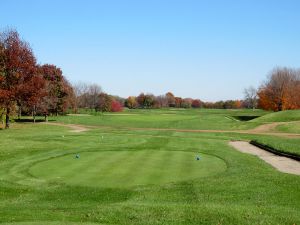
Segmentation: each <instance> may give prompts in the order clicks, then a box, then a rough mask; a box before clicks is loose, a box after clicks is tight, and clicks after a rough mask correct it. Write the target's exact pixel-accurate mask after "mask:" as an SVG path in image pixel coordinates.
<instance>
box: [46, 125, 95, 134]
mask: <svg viewBox="0 0 300 225" xmlns="http://www.w3.org/2000/svg"><path fill="white" fill-rule="evenodd" d="M44 124H47V125H54V126H61V127H68V128H70V129H71V130H70V132H74V133H80V132H84V131H88V130H90V128H88V127H86V126H81V125H77V124H63V123H52V122H51V123H44Z"/></svg>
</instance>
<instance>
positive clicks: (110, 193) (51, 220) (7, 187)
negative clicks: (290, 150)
mask: <svg viewBox="0 0 300 225" xmlns="http://www.w3.org/2000/svg"><path fill="white" fill-rule="evenodd" d="M170 111H171V110H170ZM155 113H156V112H154V113H153V114H155ZM194 113H197V112H191V114H194ZM206 113H207V112H206ZM230 113H231V112H230ZM150 114H151V113H150ZM158 114H159V113H158ZM203 114H204V115H203V117H205V113H203ZM219 114H223V115H225V114H226V113H225V111H222V112H221V113H219ZM149 116H150V117H152V118H155V116H151V115H149ZM156 116H157V117H158V118H159V115H157V114H156ZM207 116H208V115H207ZM123 117H125V116H123ZM161 117H163V115H161ZM66 118H67V117H63V118H57V119H59V120H61V121H65V120H66ZM87 118H89V117H85V118H81V120H80V123H81V124H84V123H87V124H89V123H91V121H87V122H86V119H87ZM97 118H98V117H93V120H94V121H97ZM126 118H128V117H126ZM218 118H220V117H216V118H215V123H216V124H218V123H219V121H218ZM161 120H165V119H161ZM161 120H159V121H161ZM203 121H204V120H203ZM229 121H231V120H229ZM113 122H116V123H117V122H118V120H117V121H114V120H111V123H112V124H111V125H112V128H97V129H93V130H90V131H88V132H84V133H70V132H69V131H68V129H67V128H64V127H56V126H49V125H48V126H47V125H41V124H36V125H32V124H14V125H13V128H12V129H10V130H2V131H1V146H0V222H2V223H4V224H10V225H20V224H25V225H31V224H32V225H35V224H46V225H48V224H49V225H56V224H70V225H73V224H93V223H97V224H149V225H150V224H151V225H152V224H249V225H250V224H251V225H252V224H272V225H273V224H300V204H299V202H300V192H299V186H300V177H299V176H295V175H289V174H284V173H280V172H278V171H277V170H275V169H274V168H272V167H271V166H270V165H269V164H266V163H265V162H264V161H262V160H260V159H259V158H257V157H255V156H252V155H248V154H243V153H240V152H238V151H236V150H234V149H233V148H231V147H230V146H229V145H228V144H227V143H228V141H229V140H230V139H238V140H244V139H253V138H257V137H258V136H256V135H240V134H230V133H182V132H173V131H149V130H148V131H147V130H146V131H144V130H139V131H134V130H126V129H122V130H120V129H118V128H117V126H118V124H113ZM169 122H170V121H169ZM99 123H102V122H99ZM124 123H125V120H124ZM136 123H137V124H135V122H134V121H130V122H127V123H126V125H130V126H132V127H135V126H138V124H139V123H142V122H136ZM149 123H150V122H149ZM153 123H154V122H153ZM203 123H205V122H203ZM210 123H212V121H210V122H208V123H207V124H206V125H205V126H207V125H208V124H210ZM231 123H233V124H235V122H233V121H231ZM140 125H141V124H140ZM164 126H166V124H164ZM170 126H172V123H171V122H170ZM198 126H201V125H198ZM215 126H216V127H217V125H215ZM221 126H223V124H222V122H220V127H221ZM226 126H227V125H226ZM102 136H103V137H104V138H103V140H102ZM100 137H101V140H102V141H101V142H100ZM275 139H277V137H276V138H274V139H273V140H275ZM289 140H292V139H289ZM289 140H287V141H286V142H288V141H289ZM148 151H151V153H153V152H155V154H154V156H153V157H155V158H160V159H158V160H163V158H164V155H165V153H166V152H167V153H168V155H172V158H174V159H176V158H178V159H176V160H181V158H182V157H183V155H184V156H186V155H185V153H186V154H187V155H188V158H189V157H190V156H189V153H190V152H197V153H198V152H201V153H202V154H205V155H208V156H213V157H217V158H219V159H221V160H222V161H224V162H225V163H226V166H227V169H226V170H225V171H223V172H221V173H216V174H214V175H211V176H203V177H201V176H199V177H193V178H192V179H190V178H189V179H187V180H184V179H181V178H180V179H178V180H175V181H173V182H159V183H156V184H150V183H149V184H147V182H144V184H143V185H136V184H137V183H136V184H133V185H126V186H125V185H124V187H122V185H120V186H119V187H117V186H113V185H111V184H112V183H113V179H110V178H108V180H107V182H109V183H110V185H107V186H106V187H101V185H94V186H93V185H90V186H89V185H81V184H78V183H77V184H75V183H70V182H68V181H67V180H65V181H64V180H59V181H57V180H52V179H48V178H47V177H43V176H39V177H33V176H31V174H30V169H32V168H34V166H40V170H41V172H42V171H44V172H43V173H45V171H46V170H47V168H43V163H46V162H48V163H50V164H51V163H52V162H51V159H53V160H54V159H58V158H60V159H64V157H67V155H71V156H74V155H75V154H76V153H78V152H80V154H81V155H83V156H84V155H85V154H89V152H95V154H96V153H97V155H95V156H94V158H95V160H96V158H97V157H98V154H99V155H101V154H103V155H105V156H106V157H107V160H111V157H110V156H108V154H107V153H108V152H112V153H118V154H124V156H126V155H128V154H129V153H131V152H140V153H145V154H146V153H148ZM122 152H123V153H122ZM179 152H180V153H179ZM149 154H150V152H149ZM173 154H174V155H173ZM177 154H183V155H180V157H179V155H177ZM129 155H130V154H129ZM205 155H204V156H205ZM140 156H141V155H140ZM115 157H120V155H115ZM128 157H129V156H128ZM170 157H171V156H170ZM91 158H92V157H91ZM134 158H135V157H133V158H132V159H131V160H128V163H127V162H126V163H125V162H124V165H126V169H125V172H126V171H131V172H129V174H130V173H131V174H132V177H136V176H135V174H136V173H139V170H140V167H139V166H137V167H136V168H137V169H136V170H134V169H131V170H128V166H130V162H136V161H135V160H133V159H134ZM137 158H138V157H137ZM49 159H50V160H49ZM165 159H166V160H168V157H165ZM176 160H175V162H176ZM182 160H183V159H182ZM185 160H186V159H185ZM89 161H90V160H89ZM96 161H97V160H96ZM155 161H156V160H155ZM90 162H91V161H90ZM99 162H100V163H101V160H100V161H99ZM184 162H186V161H183V163H182V164H180V165H181V166H182V171H184V174H188V173H186V172H187V171H185V169H187V170H188V168H191V167H192V168H193V166H192V165H189V164H188V163H184ZM192 162H195V161H192ZM53 163H54V164H55V163H56V164H57V163H58V162H53ZM72 163H73V161H72ZM137 163H139V162H137ZM156 163H157V166H158V167H163V163H159V162H155V165H156ZM105 164H106V165H107V166H108V165H109V163H108V162H105ZM51 165H52V164H51ZM57 165H59V166H61V167H58V168H55V169H57V173H64V169H63V163H62V164H59V163H58V164H57ZM155 165H154V167H153V171H155V170H156V168H155ZM171 165H172V164H171V163H170V162H166V166H171ZM176 165H177V164H176ZM176 165H173V166H172V167H173V168H172V170H173V171H174V170H177V169H178V168H177V166H176ZM132 166H133V165H132ZM133 167H135V166H133ZM59 168H60V169H59ZM145 168H146V170H147V171H148V172H149V171H151V169H150V166H147V165H145ZM90 169H91V168H90ZM83 170H85V168H83ZM87 170H88V169H87ZM112 170H116V171H119V172H122V170H121V169H120V167H116V168H114V166H113V165H112ZM70 171H72V170H70ZM80 171H81V170H80ZM49 172H50V171H49ZM107 172H108V173H111V174H113V171H109V170H107ZM140 172H141V173H143V171H140ZM126 173H127V172H126ZM192 173H194V172H193V169H192ZM200 173H202V172H201V171H200ZM46 174H47V173H45V175H46ZM147 174H149V173H147ZM196 175H197V174H196ZM87 176H88V175H87ZM126 176H128V174H127V175H126ZM176 176H177V174H176V175H174V177H175V178H176V179H177V177H176ZM186 176H187V175H186ZM69 177H72V176H69ZM128 177H130V176H128ZM179 177H181V175H180V174H179ZM81 178H82V179H84V176H82V177H81ZM81 178H80V179H81ZM77 179H79V178H77ZM80 179H79V180H80ZM150 180H151V179H150ZM95 182H99V181H95ZM114 182H115V181H114ZM126 182H127V181H126ZM126 182H125V183H124V184H126ZM82 183H83V184H84V181H82ZM100 183H101V182H100ZM128 183H129V182H128ZM128 183H127V184H128Z"/></svg>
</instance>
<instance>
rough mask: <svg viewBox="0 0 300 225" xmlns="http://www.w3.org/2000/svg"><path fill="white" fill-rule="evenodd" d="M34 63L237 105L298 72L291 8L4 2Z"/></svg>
mask: <svg viewBox="0 0 300 225" xmlns="http://www.w3.org/2000/svg"><path fill="white" fill-rule="evenodd" d="M0 8H1V13H0V28H1V29H2V30H3V29H4V28H7V27H10V28H16V29H17V30H18V31H19V33H20V34H21V36H22V37H23V38H24V39H25V40H26V41H28V42H29V43H30V45H31V47H32V48H33V50H34V52H35V55H36V57H37V60H38V62H39V63H42V64H44V63H50V64H55V65H57V66H59V67H60V68H61V69H62V70H63V72H64V74H65V76H66V77H67V78H68V80H69V81H71V82H77V81H84V82H93V83H98V84H100V85H101V86H102V88H103V90H104V91H106V92H108V93H110V94H114V95H119V96H122V97H127V96H129V95H138V94H139V93H140V92H142V91H143V92H145V93H153V94H155V95H160V94H165V93H166V92H167V91H172V92H173V93H174V94H175V95H176V96H181V97H193V98H200V99H201V100H204V101H216V100H226V99H239V98H242V97H243V89H244V88H245V87H248V86H250V85H253V86H255V87H258V86H259V85H260V84H261V82H262V81H263V80H264V79H265V77H266V75H267V74H268V72H269V71H270V70H271V69H272V68H273V67H275V66H290V67H300V13H299V12H300V1H298V0H235V1H233V0H226V1H225V0H194V1H192V0H180V1H179V0H119V1H117V0H69V1H68V0H65V1H63V0H26V1H22V0H19V1H18V0H16V1H9V0H1V3H0Z"/></svg>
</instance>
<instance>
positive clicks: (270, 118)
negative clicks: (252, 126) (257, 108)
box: [253, 110, 300, 122]
mask: <svg viewBox="0 0 300 225" xmlns="http://www.w3.org/2000/svg"><path fill="white" fill-rule="evenodd" d="M289 121H300V110H286V111H281V112H275V113H269V114H266V115H264V116H262V117H259V118H257V119H254V120H253V122H289Z"/></svg>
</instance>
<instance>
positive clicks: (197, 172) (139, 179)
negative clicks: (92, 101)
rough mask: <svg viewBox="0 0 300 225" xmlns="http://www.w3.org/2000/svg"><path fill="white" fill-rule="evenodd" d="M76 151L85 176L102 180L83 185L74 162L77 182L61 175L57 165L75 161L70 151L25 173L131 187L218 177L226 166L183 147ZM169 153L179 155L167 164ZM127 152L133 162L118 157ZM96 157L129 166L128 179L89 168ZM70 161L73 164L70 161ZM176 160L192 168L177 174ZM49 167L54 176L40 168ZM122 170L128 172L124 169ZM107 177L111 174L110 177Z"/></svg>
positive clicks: (67, 181) (71, 182) (63, 180)
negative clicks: (196, 156) (86, 165)
mask: <svg viewBox="0 0 300 225" xmlns="http://www.w3.org/2000/svg"><path fill="white" fill-rule="evenodd" d="M79 153H80V156H81V159H82V160H80V161H78V162H82V163H88V165H89V168H90V169H88V170H87V171H89V177H91V178H92V179H94V180H95V179H98V180H102V181H103V183H101V182H96V183H95V184H94V182H90V181H89V180H87V181H86V182H87V183H86V184H83V183H82V182H81V177H85V175H84V176H83V175H81V174H82V173H83V172H84V171H85V169H84V170H82V169H81V170H77V169H76V168H77V167H78V166H80V168H85V167H82V166H81V165H79V164H78V166H76V165H75V167H72V168H75V170H73V169H72V170H73V171H74V176H75V177H76V176H78V179H79V180H78V181H76V179H75V178H74V176H73V175H72V174H73V173H69V172H67V174H69V175H68V176H67V177H65V176H64V175H63V174H64V173H63V172H61V173H60V172H59V171H63V169H62V170H60V169H58V168H61V166H60V165H66V160H67V161H68V163H67V165H68V164H69V163H70V166H72V165H73V164H74V163H75V161H77V160H74V153H68V154H63V155H60V156H56V157H51V158H48V159H44V160H41V161H39V162H36V163H34V164H31V166H29V167H28V169H27V171H28V174H29V175H30V176H31V177H34V178H36V179H43V180H45V181H46V182H47V181H55V180H57V181H58V182H59V183H63V184H65V185H68V186H82V187H101V188H103V187H104V188H131V187H137V186H149V185H151V186H152V185H154V186H157V185H165V184H169V183H180V182H186V181H191V180H198V179H201V178H206V177H213V176H218V175H220V174H221V173H224V172H226V171H227V169H228V166H227V163H226V161H225V160H224V159H222V158H220V157H218V156H215V155H212V154H207V153H202V152H199V151H198V152H195V151H184V150H161V151H157V150H135V151H133V150H132V151H122V150H121V151H120V150H114V151H112V150H110V151H82V152H78V154H79ZM89 153H91V154H92V155H89ZM110 153H114V154H110ZM119 153H120V154H121V155H123V156H121V155H120V156H121V158H119ZM135 153H137V154H138V155H134V154H135ZM172 153H173V154H175V155H176V153H177V154H179V155H178V156H174V157H175V158H174V159H175V161H174V160H173V161H170V163H165V162H167V161H168V159H167V158H168V155H169V154H172ZM101 154H102V155H101ZM108 154H109V155H108ZM128 154H129V155H131V156H132V157H133V158H132V160H133V161H130V162H126V161H123V160H122V157H124V156H126V157H127V155H128ZM160 155H164V157H167V158H166V160H167V161H161V160H160V158H158V157H160ZM188 155H190V156H188ZM195 155H198V156H200V158H201V160H199V161H195ZM140 156H143V157H144V156H146V159H147V160H146V162H145V161H144V160H143V161H141V162H139V161H138V158H136V157H140ZM64 157H67V158H65V159H60V158H64ZM97 157H98V158H99V159H101V158H102V157H104V158H106V159H108V161H109V160H112V162H113V163H112V165H111V166H112V167H113V168H115V167H114V165H117V167H118V164H120V163H121V164H123V165H125V166H126V165H129V166H130V167H131V168H132V169H129V170H125V174H124V175H125V177H127V176H129V178H130V179H129V181H126V180H123V179H125V177H123V175H122V174H123V172H124V171H123V172H122V173H121V174H118V173H114V172H111V171H110V170H107V169H105V170H104V171H107V172H108V173H107V172H104V171H103V170H102V169H101V166H100V169H97V168H98V167H97V166H96V167H91V165H93V164H90V160H94V163H95V162H97V163H98V160H97V159H96V158H97ZM115 157H117V158H116V159H111V158H115ZM182 157H183V158H185V160H183V161H182ZM68 158H69V159H68ZM179 159H180V161H178V160H179ZM53 160H54V161H53ZM57 160H59V161H57ZM61 160H63V161H61ZM69 160H70V161H69ZM73 160H74V161H73ZM157 160H158V161H157ZM72 161H73V162H74V163H72ZM177 161H178V162H180V165H185V166H184V167H186V166H187V167H188V168H189V167H190V168H193V169H192V170H190V169H188V168H187V170H186V171H187V172H184V170H180V171H181V172H180V173H178V172H176V168H180V167H178V165H179V164H177V163H176V162H177ZM193 162H195V165H193V164H194V163H193ZM196 162H197V163H196ZM57 163H58V164H57ZM116 163H117V164H116ZM128 163H129V164H128ZM145 163H146V164H145ZM147 163H148V167H145V165H147ZM149 163H150V164H149ZM153 163H154V164H155V165H156V163H158V165H163V166H162V170H160V168H161V166H158V167H157V166H155V165H154V164H153ZM76 164H77V163H76ZM172 164H174V165H177V166H174V165H172ZM51 165H52V166H51ZM83 165H84V164H83ZM99 165H101V164H99ZM132 166H133V167H132ZM52 167H53V168H55V169H54V171H55V176H54V175H53V176H52V175H51V174H49V173H47V172H43V171H45V170H44V169H42V168H48V169H49V170H50V171H51V170H52ZM62 168H65V166H63V167H62ZM66 168H68V167H66ZM104 168H107V167H104ZM124 168H125V167H124ZM126 168H128V167H127V166H126ZM139 168H140V169H139ZM145 168H150V170H148V169H145ZM154 168H157V169H154ZM168 168H170V169H168ZM207 168H209V169H207ZM153 169H154V170H153ZM99 171H101V173H100V174H99V173H98V172H99ZM116 171H118V170H116ZM121 171H122V170H121ZM126 171H128V172H126ZM130 171H133V175H131V173H132V172H130ZM135 171H137V172H135ZM147 171H148V172H147ZM149 171H150V174H149ZM192 171H193V172H192ZM102 172H103V173H102ZM136 173H137V174H140V175H139V176H135V175H134V174H136ZM155 174H156V175H155ZM167 174H169V175H167ZM95 176H96V177H95ZM119 176H121V177H120V179H119V178H118V177H119ZM156 176H162V178H159V180H157V178H155V177H156ZM57 177H60V179H55V178H57ZM94 177H95V178H94ZM111 177H113V179H112V178H111ZM122 177H123V178H122ZM147 177H149V178H147ZM151 177H152V178H151ZM108 178H109V179H108ZM74 179H75V180H74ZM149 179H150V180H149ZM153 179H154V180H153ZM131 180H132V181H131ZM124 182H125V183H124Z"/></svg>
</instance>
